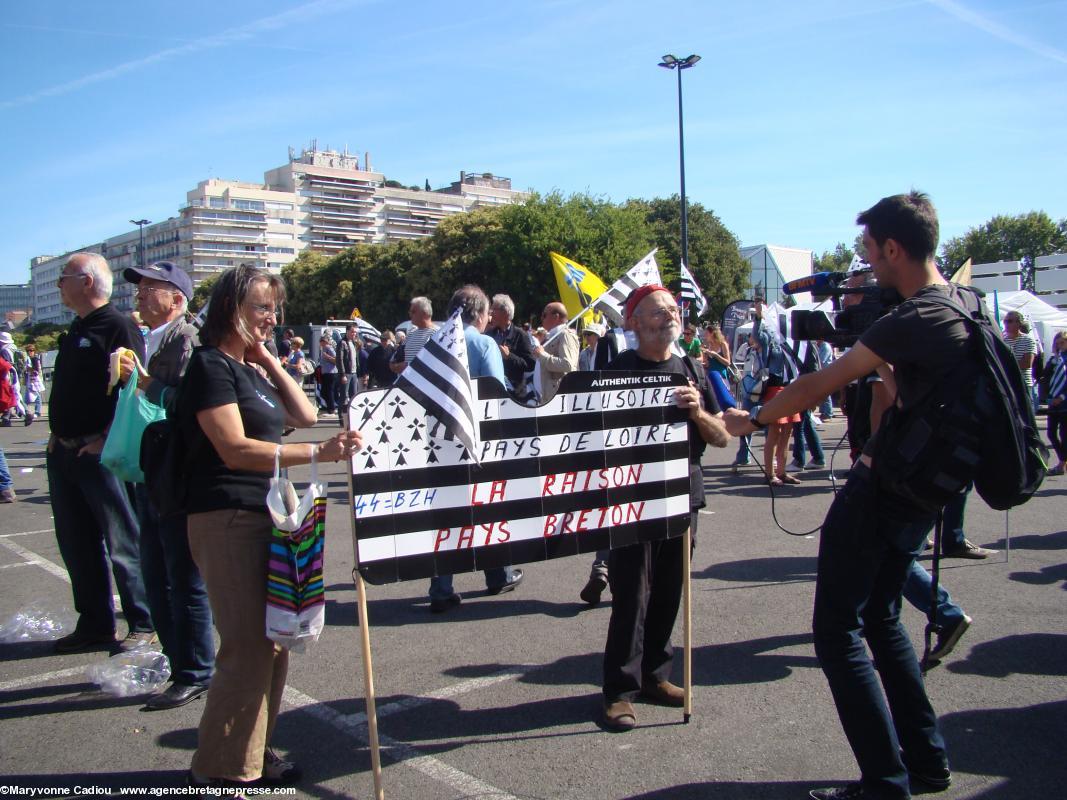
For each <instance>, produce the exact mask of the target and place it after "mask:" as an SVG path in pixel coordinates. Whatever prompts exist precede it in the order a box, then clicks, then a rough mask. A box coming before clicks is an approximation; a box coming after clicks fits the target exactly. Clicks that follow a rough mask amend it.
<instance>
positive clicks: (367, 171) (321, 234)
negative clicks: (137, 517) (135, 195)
mask: <svg viewBox="0 0 1067 800" xmlns="http://www.w3.org/2000/svg"><path fill="white" fill-rule="evenodd" d="M525 197H526V193H524V192H518V191H514V190H513V189H512V188H511V181H510V180H509V179H508V178H500V177H497V176H494V175H491V174H489V173H484V174H482V173H479V174H476V173H466V172H461V173H460V179H459V181H455V182H453V183H452V184H451V185H450V186H448V187H446V188H444V189H439V190H436V191H424V190H419V189H407V188H403V187H393V186H386V177H385V175H384V174H382V173H380V172H375V171H373V170H372V169H371V168H370V156H369V154H366V155H365V156H364V159H363V163H362V165H361V164H360V162H359V159H358V158H357V157H356V156H354V155H350V154H349V153H348V152H347V151H344V152H338V151H334V150H329V149H327V150H319V149H318V148H317V147H316V146H315V145H314V144H313V145H312V147H311V149H305V150H302V151H301V152H300V155H296V153H295V152H294V151H293V150H292V149H290V151H289V163H288V164H286V165H284V166H281V167H277V168H276V169H272V170H269V171H267V172H266V173H265V174H264V181H263V183H249V182H244V181H234V180H222V179H219V178H210V179H208V180H205V181H201V182H200V183H198V184H197V186H196V188H195V189H193V190H191V191H189V192H188V193H187V195H186V202H185V205H183V206H181V208H180V209H179V211H178V216H176V217H171V218H169V219H167V220H164V221H163V222H157V223H154V224H148V225H145V226H144V253H143V261H144V263H146V264H150V263H152V262H153V261H163V260H168V261H173V262H175V263H176V264H177V265H178V266H180V267H181V268H182V269H184V270H185V271H186V272H188V273H189V275H190V277H192V279H193V282H194V284H198V283H200V282H201V281H203V280H204V279H205V278H208V277H210V276H212V275H214V274H216V273H218V272H221V271H223V270H225V269H228V268H230V267H234V266H237V265H238V264H248V263H251V264H258V265H260V266H263V267H266V268H269V269H270V270H272V271H274V272H278V271H280V270H281V268H282V267H284V266H285V265H286V264H289V263H291V262H292V261H293V260H294V259H295V258H296V256H297V254H298V253H299V252H300V251H301V250H304V249H307V248H310V249H313V250H319V251H322V252H326V253H338V252H340V251H341V250H344V249H345V248H347V247H352V246H353V245H356V244H363V243H366V244H378V243H385V242H394V241H399V240H402V239H419V238H422V237H425V236H429V235H431V234H432V233H433V230H434V228H436V227H437V224H438V223H439V222H440V221H441V220H442V219H444V218H445V217H448V216H451V215H452V214H459V213H462V212H464V211H470V210H472V209H474V208H478V207H482V206H490V205H501V204H508V203H515V202H521V201H522V200H523V199H525ZM140 244H141V232H140V231H139V230H136V229H135V230H132V231H128V232H126V233H122V234H119V235H118V236H113V237H111V238H109V239H107V240H105V241H103V242H99V243H96V244H91V245H88V246H86V247H83V248H80V250H82V251H90V252H96V253H100V254H101V255H103V256H104V257H105V258H107V260H108V263H109V264H110V265H111V268H112V270H114V272H115V291H114V294H113V296H112V301H113V302H114V303H115V305H116V307H117V308H120V309H123V310H130V309H132V308H133V296H132V291H131V287H130V286H129V285H128V284H127V283H126V282H125V281H124V280H123V278H122V271H123V270H125V269H126V268H127V267H131V266H135V265H137V264H139V263H141V261H142V253H141V246H140ZM69 256H70V253H66V254H64V255H61V256H38V257H36V258H34V259H32V260H31V262H30V276H31V277H30V283H31V286H32V289H33V308H34V321H35V322H55V323H59V324H66V323H67V322H69V321H70V320H71V319H73V314H71V312H70V311H68V310H67V309H66V308H64V307H63V305H62V303H61V302H60V300H59V290H58V289H57V288H56V279H57V277H58V275H59V272H60V270H61V269H62V267H63V264H64V263H65V262H66V259H67V258H69Z"/></svg>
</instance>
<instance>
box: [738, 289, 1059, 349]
mask: <svg viewBox="0 0 1067 800" xmlns="http://www.w3.org/2000/svg"><path fill="white" fill-rule="evenodd" d="M985 301H986V306H987V307H988V309H989V315H990V317H993V316H994V314H996V313H998V312H999V315H1000V316H999V319H996V321H997V322H998V323H999V322H1000V320H1003V319H1004V315H1005V314H1006V313H1007V312H1009V311H1018V312H1020V313H1021V314H1022V315H1023V316H1024V317H1026V319H1028V320H1029V321H1030V324H1031V325H1032V326H1033V328H1034V330H1035V331H1036V332H1037V335H1038V337H1039V338H1040V339H1041V343H1042V345H1044V349H1045V352H1046V353H1050V352H1052V338H1053V337H1054V336H1055V335H1056V333H1057V332H1059V331H1067V311H1064V310H1063V309H1060V308H1056V307H1055V306H1051V305H1049V304H1048V303H1046V302H1045V301H1044V300H1042V299H1041V298H1040V297H1037V296H1036V295H1034V294H1031V293H1030V292H1027V291H1007V292H989V293H988V294H987V295H986V297H985ZM815 309H818V310H823V311H830V310H832V306H831V304H830V301H829V300H824V301H822V302H821V303H797V304H796V305H795V306H793V307H792V308H785V307H783V306H781V305H779V304H778V303H771V304H770V305H769V306H768V307H767V311H766V312H765V313H766V318H767V319H768V320H771V319H774V320H776V321H777V322H778V324H776V325H775V330H777V331H779V332H781V330H782V327H781V325H782V320H783V319H784V320H785V328H786V335H787V337H788V335H789V334H790V333H791V332H792V331H791V330H790V327H789V319H790V314H791V313H792V312H793V311H811V310H815ZM751 331H752V323H751V322H746V323H745V324H744V325H741V326H739V327H738V328H737V332H736V333H735V334H734V341H733V342H731V343H730V346H731V352H736V350H737V345H738V344H739V343H741V342H744V341H747V339H748V335H749V333H750V332H751Z"/></svg>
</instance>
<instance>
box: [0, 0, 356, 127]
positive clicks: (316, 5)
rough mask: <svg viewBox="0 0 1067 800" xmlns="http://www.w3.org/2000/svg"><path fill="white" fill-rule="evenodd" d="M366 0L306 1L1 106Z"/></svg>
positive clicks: (67, 90) (242, 38) (23, 102)
mask: <svg viewBox="0 0 1067 800" xmlns="http://www.w3.org/2000/svg"><path fill="white" fill-rule="evenodd" d="M366 1H367V0H313V2H310V3H305V4H303V5H300V6H297V7H296V8H291V9H289V10H288V11H283V12H281V13H280V14H273V15H271V16H269V17H263V18H262V19H257V20H254V21H253V22H249V23H247V24H245V25H238V26H237V27H235V28H230V29H229V30H225V31H222V32H221V33H217V34H214V35H212V36H205V37H203V38H202V39H197V40H195V41H192V42H189V43H188V44H183V45H178V46H176V47H168V48H165V49H163V50H159V51H157V52H155V53H152V54H151V55H147V56H144V57H143V58H137V59H134V60H133V61H127V62H125V63H123V64H116V65H115V66H114V67H108V68H107V69H103V70H100V71H99V72H93V73H90V74H88V75H83V76H81V77H80V78H75V79H74V80H72V81H67V82H66V83H59V84H56V85H55V86H49V87H47V88H45V89H39V90H38V91H36V92H31V93H30V94H26V95H23V96H22V97H15V98H13V99H11V100H0V109H8V108H14V107H17V106H25V105H29V104H31V103H36V102H37V101H39V100H44V99H46V98H49V97H56V96H58V95H63V94H70V93H71V92H74V91H77V90H78V89H82V88H84V87H86V86H91V85H92V84H94V83H101V82H103V81H108V80H111V79H112V78H118V77H120V76H122V75H125V74H127V73H130V72H134V71H136V70H139V69H141V68H143V67H147V66H150V65H152V64H157V63H159V62H161V61H167V60H169V59H172V58H176V57H178V56H184V55H188V54H190V53H195V52H198V51H201V50H210V49H214V48H216V47H222V46H223V45H228V44H236V43H238V42H244V41H247V40H249V39H252V38H254V37H256V36H258V35H260V34H262V33H266V32H268V31H274V30H277V29H279V28H282V27H284V26H286V25H289V24H293V23H297V22H307V21H308V20H309V19H311V18H312V17H317V16H322V15H324V14H332V13H334V12H336V11H340V10H342V9H344V8H345V7H347V6H350V5H353V4H354V3H356V2H366Z"/></svg>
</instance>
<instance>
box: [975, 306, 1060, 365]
mask: <svg viewBox="0 0 1067 800" xmlns="http://www.w3.org/2000/svg"><path fill="white" fill-rule="evenodd" d="M985 302H986V306H987V307H988V309H989V314H990V316H992V315H993V314H994V313H999V314H1000V317H999V320H1003V319H1004V315H1005V314H1006V313H1008V312H1009V311H1018V312H1019V313H1020V314H1022V315H1023V316H1024V317H1026V319H1028V320H1030V324H1031V325H1032V326H1033V328H1034V330H1035V331H1036V332H1037V335H1038V337H1039V338H1040V339H1041V343H1042V344H1043V345H1044V347H1045V352H1046V353H1051V352H1052V337H1054V336H1055V335H1056V333H1057V332H1058V331H1067V311H1064V310H1063V309H1060V308H1056V307H1055V306H1050V305H1049V304H1048V303H1046V302H1045V301H1044V300H1042V299H1041V298H1040V297H1037V296H1036V295H1033V294H1031V293H1030V292H1026V291H1014V292H990V293H989V294H987V295H986V297H985ZM999 320H998V321H999Z"/></svg>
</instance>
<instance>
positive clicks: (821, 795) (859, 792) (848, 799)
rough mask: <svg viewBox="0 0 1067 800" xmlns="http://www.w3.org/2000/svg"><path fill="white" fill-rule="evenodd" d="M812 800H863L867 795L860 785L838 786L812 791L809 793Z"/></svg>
mask: <svg viewBox="0 0 1067 800" xmlns="http://www.w3.org/2000/svg"><path fill="white" fill-rule="evenodd" d="M808 796H809V797H811V798H812V800H863V798H865V797H867V793H866V792H864V791H863V786H862V785H860V784H858V783H850V784H849V785H848V786H837V787H835V788H833V789H812V790H811V791H810V792H808Z"/></svg>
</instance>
